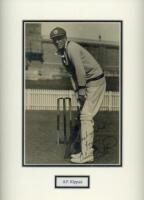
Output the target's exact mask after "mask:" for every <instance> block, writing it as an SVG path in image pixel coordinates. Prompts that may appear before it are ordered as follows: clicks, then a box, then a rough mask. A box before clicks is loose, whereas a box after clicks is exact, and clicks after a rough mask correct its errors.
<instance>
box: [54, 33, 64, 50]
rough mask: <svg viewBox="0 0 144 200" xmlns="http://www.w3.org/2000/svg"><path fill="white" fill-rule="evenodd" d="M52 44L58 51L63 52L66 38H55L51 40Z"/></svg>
mask: <svg viewBox="0 0 144 200" xmlns="http://www.w3.org/2000/svg"><path fill="white" fill-rule="evenodd" d="M53 43H54V45H55V46H56V48H57V49H58V50H63V49H64V47H65V43H66V37H65V36H57V37H55V38H53Z"/></svg>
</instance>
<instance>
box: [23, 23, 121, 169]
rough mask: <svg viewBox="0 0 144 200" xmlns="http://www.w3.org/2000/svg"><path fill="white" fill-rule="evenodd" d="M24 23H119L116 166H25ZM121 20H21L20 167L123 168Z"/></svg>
mask: <svg viewBox="0 0 144 200" xmlns="http://www.w3.org/2000/svg"><path fill="white" fill-rule="evenodd" d="M26 22H119V23H120V51H119V56H120V64H119V69H120V71H119V86H120V90H119V94H120V98H119V99H120V110H119V134H120V137H119V140H120V141H119V144H120V147H119V149H120V150H119V162H120V163H118V164H75V165H74V164H26V163H25V161H24V149H25V146H24V145H25V95H24V91H25V76H24V74H25V67H24V65H25V56H24V55H25V51H24V39H25V38H24V37H25V36H24V24H25V23H26ZM122 113H123V20H22V167H72V168H73V167H123V114H122Z"/></svg>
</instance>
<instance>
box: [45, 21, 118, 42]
mask: <svg viewBox="0 0 144 200" xmlns="http://www.w3.org/2000/svg"><path fill="white" fill-rule="evenodd" d="M57 26H58V27H62V28H64V29H65V30H66V31H67V35H68V37H78V38H84V39H96V40H98V38H99V35H101V37H102V40H106V41H114V42H119V38H120V23H119V22H42V35H43V36H47V37H48V38H49V33H50V31H51V30H52V29H53V28H55V27H57Z"/></svg>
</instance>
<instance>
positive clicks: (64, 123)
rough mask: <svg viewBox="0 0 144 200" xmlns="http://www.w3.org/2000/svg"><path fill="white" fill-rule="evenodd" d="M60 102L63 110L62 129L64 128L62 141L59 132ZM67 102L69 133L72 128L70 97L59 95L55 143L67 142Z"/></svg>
mask: <svg viewBox="0 0 144 200" xmlns="http://www.w3.org/2000/svg"><path fill="white" fill-rule="evenodd" d="M61 102H62V112H63V130H64V141H61V140H60V133H61V128H60V116H61V114H60V112H61V109H60V105H61ZM67 102H68V112H69V132H70V135H71V130H72V114H71V98H69V97H60V98H58V99H57V144H58V145H59V144H60V143H64V144H66V143H67V129H68V123H67V119H66V118H67V117H66V111H67V109H66V105H67Z"/></svg>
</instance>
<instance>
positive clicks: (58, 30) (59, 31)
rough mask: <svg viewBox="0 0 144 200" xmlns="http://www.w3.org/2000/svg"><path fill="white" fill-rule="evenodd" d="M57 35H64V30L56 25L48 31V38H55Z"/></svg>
mask: <svg viewBox="0 0 144 200" xmlns="http://www.w3.org/2000/svg"><path fill="white" fill-rule="evenodd" d="M59 36H66V31H65V30H64V29H63V28H60V27H56V28H54V29H53V30H52V31H51V32H50V38H51V39H53V38H56V37H59Z"/></svg>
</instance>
